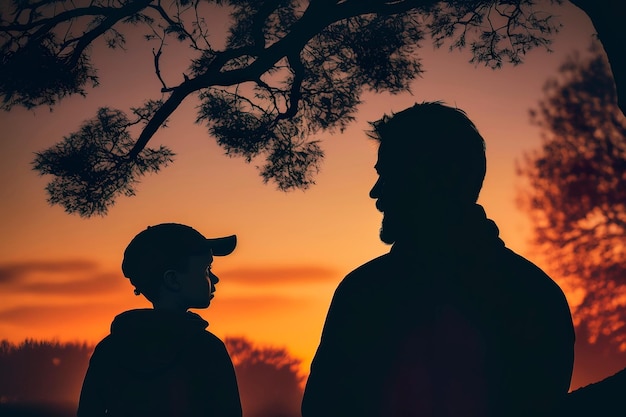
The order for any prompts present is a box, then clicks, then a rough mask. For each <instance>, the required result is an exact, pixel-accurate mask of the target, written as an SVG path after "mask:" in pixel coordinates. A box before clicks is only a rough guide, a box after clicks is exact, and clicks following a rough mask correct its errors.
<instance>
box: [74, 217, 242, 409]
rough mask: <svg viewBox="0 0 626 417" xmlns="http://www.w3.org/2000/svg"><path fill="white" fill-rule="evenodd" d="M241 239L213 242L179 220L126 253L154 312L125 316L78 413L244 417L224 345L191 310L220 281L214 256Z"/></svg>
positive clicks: (92, 366)
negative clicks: (212, 265)
mask: <svg viewBox="0 0 626 417" xmlns="http://www.w3.org/2000/svg"><path fill="white" fill-rule="evenodd" d="M236 243H237V238H236V236H234V235H232V236H227V237H220V238H214V239H207V238H205V237H204V236H203V235H202V234H200V233H199V232H198V231H196V230H195V229H193V228H191V227H189V226H186V225H182V224H177V223H163V224H159V225H156V226H151V227H148V228H147V229H145V230H144V231H142V232H141V233H139V234H138V235H137V236H135V237H134V239H133V240H132V241H131V242H130V244H129V245H128V247H127V248H126V250H125V252H124V260H123V262H122V271H123V273H124V276H126V277H127V278H129V279H130V282H131V284H132V285H133V286H134V287H135V294H136V295H139V294H143V295H144V296H145V297H146V298H147V299H148V300H149V301H150V302H151V303H152V305H153V308H152V309H136V310H130V311H126V312H124V313H121V314H120V315H118V316H117V317H116V318H115V319H114V320H113V323H112V324H111V333H110V334H109V335H108V336H106V337H105V338H104V339H103V340H102V341H101V342H100V343H99V344H98V345H97V346H96V348H95V350H94V353H93V355H92V357H91V360H90V363H89V368H88V370H87V373H86V375H85V380H84V382H83V387H82V391H81V394H80V401H79V405H78V412H77V415H78V416H79V417H84V416H104V415H106V416H208V415H210V416H220V417H241V415H242V412H241V403H240V400H239V390H238V386H237V380H236V377H235V372H234V368H233V364H232V361H231V359H230V356H229V355H228V353H227V351H226V348H225V346H224V343H223V342H222V341H221V340H220V339H219V338H217V337H216V336H215V335H213V334H212V333H210V332H208V331H207V330H205V329H206V327H207V326H208V323H207V322H206V321H204V320H203V319H202V318H201V317H200V316H199V315H197V314H195V313H191V312H189V311H187V310H188V309H190V308H207V307H208V306H209V304H210V302H211V299H212V298H213V293H214V291H215V284H217V282H218V281H219V278H218V277H217V276H216V275H215V274H213V272H211V264H212V262H213V256H225V255H228V254H230V253H231V252H232V251H233V250H234V249H235V246H236Z"/></svg>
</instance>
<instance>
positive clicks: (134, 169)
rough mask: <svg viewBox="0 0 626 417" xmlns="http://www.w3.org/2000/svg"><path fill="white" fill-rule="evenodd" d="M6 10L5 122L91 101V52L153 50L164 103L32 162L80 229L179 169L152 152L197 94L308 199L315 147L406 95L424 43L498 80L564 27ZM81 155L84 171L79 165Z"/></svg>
mask: <svg viewBox="0 0 626 417" xmlns="http://www.w3.org/2000/svg"><path fill="white" fill-rule="evenodd" d="M552 2H553V3H557V4H560V3H561V1H560V0H554V1H552ZM546 4H548V3H546ZM0 10H1V11H2V14H1V15H0V52H1V54H0V56H1V58H0V102H1V103H2V104H1V106H2V108H3V109H4V110H10V109H12V108H14V107H15V106H23V107H26V108H33V107H36V106H54V105H55V104H56V103H58V102H59V100H62V99H63V98H65V97H68V96H71V95H75V94H81V95H85V94H88V91H89V90H90V89H91V88H93V87H97V86H98V83H99V78H98V69H97V68H96V67H95V66H94V64H93V60H92V55H91V54H92V51H93V50H94V49H95V47H94V46H97V45H101V44H103V43H104V44H105V45H106V46H108V47H110V48H123V49H125V48H126V47H127V45H128V43H127V37H128V36H131V34H136V33H137V32H138V31H139V32H141V33H144V36H145V40H146V43H145V47H146V48H152V50H153V51H154V52H153V58H154V62H153V65H154V76H155V77H156V79H158V81H159V83H160V84H161V86H162V87H161V91H160V92H159V91H157V92H156V93H157V95H159V97H155V98H154V99H153V100H150V101H149V102H148V103H149V104H145V105H142V106H141V107H140V108H141V109H142V110H137V109H136V110H135V111H132V110H131V112H132V113H133V114H132V116H129V115H127V114H126V112H124V111H122V110H118V109H112V108H109V107H106V106H103V107H102V108H101V109H100V110H99V111H98V114H97V115H96V116H95V118H94V119H92V120H89V121H87V122H84V124H83V125H82V126H81V127H80V129H79V130H78V131H77V132H75V133H72V134H70V135H68V136H67V137H66V138H64V139H63V141H62V143H61V144H58V145H56V146H53V147H51V148H50V149H48V150H46V151H43V152H40V153H39V154H38V155H37V159H36V161H35V164H34V168H35V169H36V170H38V171H39V172H40V173H42V174H50V175H52V176H53V177H54V179H53V180H52V182H51V183H50V184H49V185H48V187H47V190H48V193H49V195H50V198H49V201H50V202H51V203H53V204H61V205H63V206H64V207H65V209H66V210H67V211H68V212H70V213H79V214H80V215H83V216H91V215H103V214H106V212H107V210H108V208H109V207H110V206H111V205H112V204H113V203H114V202H115V199H116V197H118V196H120V195H125V196H128V195H133V194H134V192H135V188H134V187H133V185H134V184H136V182H137V181H138V179H139V178H140V177H141V176H142V175H144V174H146V173H147V172H155V171H158V170H159V169H160V168H162V167H164V166H165V165H167V164H168V163H170V162H172V157H173V152H172V151H171V150H169V149H166V148H163V147H160V148H154V149H146V146H147V144H148V142H149V141H150V140H151V139H152V138H153V136H154V135H155V133H156V132H157V130H158V129H159V128H160V127H162V126H163V125H164V124H165V122H166V120H167V119H168V117H169V116H170V115H171V114H172V113H173V112H174V111H176V109H177V108H178V106H179V105H180V104H181V103H182V101H183V100H185V99H186V98H187V97H189V96H190V95H195V96H198V97H199V98H200V101H201V105H200V107H199V111H198V116H197V120H198V121H199V122H201V123H204V124H205V125H206V126H207V127H208V130H209V133H210V135H211V136H213V137H214V138H215V139H216V140H217V142H218V143H219V144H220V145H221V146H222V147H223V149H224V150H225V152H226V153H227V154H229V155H232V156H241V157H243V158H244V159H245V160H246V161H248V162H251V161H253V160H255V161H256V160H261V161H264V163H263V164H262V165H261V166H260V167H259V168H260V174H261V177H262V179H263V181H265V182H274V183H275V184H276V185H277V187H278V188H279V189H280V190H284V191H287V190H292V189H296V188H301V189H306V188H307V187H309V186H311V185H312V184H314V179H315V174H316V173H317V172H318V171H319V167H320V164H321V161H322V159H323V156H324V153H323V151H322V148H321V146H320V140H321V135H323V134H324V133H332V132H334V131H341V130H342V129H344V128H345V127H346V126H347V125H348V124H349V123H350V122H352V121H353V120H354V118H355V114H356V111H357V108H358V105H359V104H360V103H361V95H362V93H363V92H365V91H374V92H385V91H386V92H391V93H401V92H407V91H410V86H411V84H412V81H413V80H415V79H416V78H417V77H419V75H420V74H421V72H422V64H421V61H420V58H419V54H418V49H419V47H420V46H421V45H422V43H423V42H424V41H425V40H426V39H427V38H430V39H431V41H432V42H433V43H434V44H435V45H436V46H443V45H445V44H447V43H449V48H450V49H463V48H467V49H469V50H470V53H471V55H470V61H471V62H473V63H475V64H481V63H482V64H485V65H487V66H489V67H492V68H499V67H500V66H502V65H503V63H507V62H509V63H512V64H518V63H520V62H522V60H523V57H524V55H525V54H526V53H527V52H528V51H529V50H531V49H533V48H536V47H541V48H545V49H548V50H549V47H550V43H551V38H552V36H553V35H554V34H555V33H556V32H557V31H558V29H559V27H560V24H559V23H558V22H557V21H556V20H555V19H554V18H553V17H552V16H551V15H550V14H548V13H545V12H542V11H541V10H536V5H535V2H534V1H532V0H507V1H504V0H489V1H487V0H472V1H459V0H452V1H447V2H437V1H434V0H393V1H391V0H309V1H305V0H89V1H87V0H79V1H77V0H12V1H11V2H10V4H8V5H5V6H4V7H0ZM218 12H220V13H222V15H224V16H225V17H226V18H227V19H229V23H230V27H229V29H228V31H227V33H226V34H218V33H214V32H213V31H214V27H213V26H211V25H209V19H208V17H209V16H210V15H211V14H213V13H218ZM222 38H224V39H225V45H223V46H222V45H221V44H220V45H218V42H217V41H216V39H222ZM168 48H188V50H189V51H191V59H190V61H189V63H188V66H187V70H186V71H185V73H184V74H182V75H181V76H180V79H174V78H172V77H170V78H169V79H166V78H167V77H164V76H163V74H162V72H161V67H162V61H163V60H164V59H165V57H166V56H170V55H168V54H167V51H168ZM127 53H132V51H131V50H128V51H127ZM129 70H130V69H129ZM138 116H142V122H144V123H143V125H142V127H141V129H140V130H139V132H138V133H137V132H135V130H132V129H131V128H130V127H131V126H132V125H133V123H134V118H135V117H138ZM105 119H106V120H105ZM129 120H131V121H132V122H133V123H131V122H129ZM77 122H79V121H77ZM98 129H99V130H100V131H99V132H96V130H98ZM113 135H118V136H119V137H120V138H119V140H117V141H116V140H114V139H113ZM81 142H85V144H84V145H83V144H81ZM87 152H90V153H93V156H90V157H88V158H87V160H88V162H89V163H87V162H77V160H79V159H84V158H86V153H87ZM90 167H93V168H92V169H91V171H90ZM105 176H109V177H110V178H104V177H105Z"/></svg>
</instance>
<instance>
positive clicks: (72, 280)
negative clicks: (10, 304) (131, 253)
mask: <svg viewBox="0 0 626 417" xmlns="http://www.w3.org/2000/svg"><path fill="white" fill-rule="evenodd" d="M123 285H128V284H127V283H126V280H125V279H124V277H123V276H122V274H121V273H115V272H111V271H100V270H99V268H98V264H97V263H96V262H93V261H89V260H62V261H31V262H21V263H8V264H4V265H0V289H1V290H2V292H4V293H5V294H6V293H12V294H13V295H17V294H23V293H29V294H45V295H81V294H85V295H87V294H94V293H95V294H99V293H104V292H112V291H116V290H118V289H120V288H122V286H123Z"/></svg>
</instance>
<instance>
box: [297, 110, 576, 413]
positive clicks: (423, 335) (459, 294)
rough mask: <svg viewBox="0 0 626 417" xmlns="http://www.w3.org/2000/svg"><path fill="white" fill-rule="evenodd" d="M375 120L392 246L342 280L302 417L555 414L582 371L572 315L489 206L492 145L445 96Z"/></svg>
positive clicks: (380, 190) (381, 203)
mask: <svg viewBox="0 0 626 417" xmlns="http://www.w3.org/2000/svg"><path fill="white" fill-rule="evenodd" d="M372 126H373V130H372V132H371V136H372V137H373V138H374V139H376V140H377V141H378V142H379V149H378V161H377V163H376V166H375V168H376V170H377V172H378V175H379V178H378V181H377V182H376V184H375V185H374V187H373V188H372V190H371V192H370V197H372V198H373V199H375V200H376V207H377V208H378V210H379V211H381V212H382V213H383V216H384V217H383V221H382V227H381V231H380V238H381V240H382V241H383V242H385V243H388V244H393V246H392V247H391V250H390V252H389V253H387V254H385V255H383V256H381V257H378V258H376V259H374V260H372V261H370V262H368V263H366V264H364V265H362V266H360V267H359V268H357V269H356V270H354V271H352V272H351V273H350V274H348V275H347V276H346V277H345V278H344V280H343V281H342V282H341V283H340V285H339V286H338V288H337V290H336V292H335V294H334V296H333V300H332V302H331V305H330V308H329V311H328V316H327V318H326V322H325V324H324V329H323V332H322V337H321V341H320V344H319V347H318V349H317V352H316V354H315V357H314V360H313V363H312V365H311V372H310V376H309V378H308V381H307V384H306V389H305V393H304V399H303V403H302V415H303V417H322V416H323V417H333V416H343V417H348V416H359V417H366V416H385V417H394V416H398V417H403V416H420V417H431V416H436V417H442V416H451V417H452V416H455V417H456V416H458V417H473V416H476V417H478V416H480V417H509V416H520V417H521V416H524V417H537V416H542V415H550V413H551V411H552V410H554V409H555V407H556V406H557V405H558V403H559V402H560V401H561V400H562V399H563V397H564V396H565V395H566V394H567V391H568V388H569V383H570V378H571V373H572V367H573V347H574V330H573V325H572V319H571V315H570V310H569V307H568V304H567V301H566V299H565V297H564V295H563V292H562V291H561V289H560V288H559V287H558V286H557V285H556V284H555V283H554V282H553V281H552V280H551V279H550V278H549V277H548V276H547V275H546V274H545V273H543V272H542V271H541V270H540V269H539V268H538V267H536V266H535V265H533V264H532V263H531V262H529V261H527V260H526V259H524V258H522V257H521V256H519V255H517V254H515V253H514V252H512V251H511V250H510V249H508V248H506V246H505V244H504V242H503V241H502V240H501V239H500V238H499V237H498V233H499V231H498V228H497V227H496V225H495V223H494V222H493V221H491V220H489V219H488V218H487V217H486V214H485V212H484V210H483V208H482V207H481V206H480V205H478V204H477V203H476V201H477V199H478V194H479V192H480V189H481V188H482V183H483V178H484V176H485V171H486V160H485V148H484V146H485V145H484V141H483V138H482V137H481V135H480V134H479V133H478V131H477V129H476V127H475V126H474V124H473V123H472V122H471V121H470V120H469V119H468V118H467V116H466V115H465V113H464V112H463V111H461V110H459V109H455V108H451V107H448V106H445V105H443V104H442V103H439V102H430V103H423V104H416V105H414V106H413V107H411V108H409V109H406V110H404V111H402V112H399V113H397V114H394V115H392V116H389V117H388V116H385V117H383V118H382V119H381V120H379V121H377V122H374V123H372Z"/></svg>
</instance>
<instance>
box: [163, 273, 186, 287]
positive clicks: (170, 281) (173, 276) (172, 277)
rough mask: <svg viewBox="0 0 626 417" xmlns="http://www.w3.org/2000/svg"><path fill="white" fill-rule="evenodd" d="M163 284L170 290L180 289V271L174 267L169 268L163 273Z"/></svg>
mask: <svg viewBox="0 0 626 417" xmlns="http://www.w3.org/2000/svg"><path fill="white" fill-rule="evenodd" d="M163 285H165V288H167V289H168V290H170V291H174V292H177V291H180V288H181V286H182V283H181V282H180V278H179V276H178V273H177V272H176V271H175V270H173V269H168V270H167V271H165V272H164V273H163Z"/></svg>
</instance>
